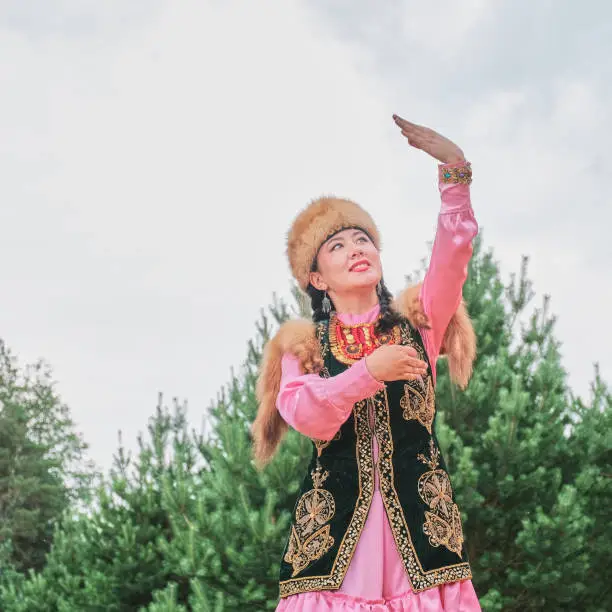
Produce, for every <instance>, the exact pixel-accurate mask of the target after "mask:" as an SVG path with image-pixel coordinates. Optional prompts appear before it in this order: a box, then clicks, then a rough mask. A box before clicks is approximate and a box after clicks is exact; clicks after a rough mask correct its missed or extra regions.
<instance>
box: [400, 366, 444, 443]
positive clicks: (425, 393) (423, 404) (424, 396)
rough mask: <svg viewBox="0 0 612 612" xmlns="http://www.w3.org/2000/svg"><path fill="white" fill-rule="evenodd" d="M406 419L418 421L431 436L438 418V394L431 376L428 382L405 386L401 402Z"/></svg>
mask: <svg viewBox="0 0 612 612" xmlns="http://www.w3.org/2000/svg"><path fill="white" fill-rule="evenodd" d="M400 408H402V411H403V413H402V414H403V415H404V418H405V419H406V420H407V421H411V420H417V421H418V422H419V423H420V424H421V425H423V427H425V429H427V431H428V432H429V435H431V427H432V425H433V421H434V417H435V416H436V392H435V391H434V387H433V382H432V380H431V376H428V377H427V382H426V383H425V382H422V381H413V382H412V383H411V384H405V385H404V396H403V397H402V399H401V400H400Z"/></svg>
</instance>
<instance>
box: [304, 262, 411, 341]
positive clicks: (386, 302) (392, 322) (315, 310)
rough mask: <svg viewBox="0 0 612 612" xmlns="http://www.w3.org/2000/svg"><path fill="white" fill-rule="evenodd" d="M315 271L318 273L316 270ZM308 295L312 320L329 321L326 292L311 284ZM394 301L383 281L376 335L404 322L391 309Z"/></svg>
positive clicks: (317, 321)
mask: <svg viewBox="0 0 612 612" xmlns="http://www.w3.org/2000/svg"><path fill="white" fill-rule="evenodd" d="M313 271H316V268H315V270H313ZM306 293H307V294H308V295H309V297H310V304H311V306H312V320H313V321H314V322H315V323H319V322H320V321H325V320H327V319H329V314H326V313H325V312H323V297H324V296H325V291H321V290H320V289H317V288H315V287H313V286H312V285H311V284H309V285H308V287H306ZM392 300H393V295H392V294H391V292H390V291H389V289H388V288H387V285H385V281H384V280H381V281H380V291H378V301H379V304H380V318H379V319H378V323H377V324H376V333H388V332H390V331H391V330H392V329H393V328H394V327H395V326H396V325H397V324H398V323H400V322H401V320H402V317H401V315H400V314H399V313H398V312H396V311H395V310H393V308H392V307H391V301H392ZM332 309H333V307H332Z"/></svg>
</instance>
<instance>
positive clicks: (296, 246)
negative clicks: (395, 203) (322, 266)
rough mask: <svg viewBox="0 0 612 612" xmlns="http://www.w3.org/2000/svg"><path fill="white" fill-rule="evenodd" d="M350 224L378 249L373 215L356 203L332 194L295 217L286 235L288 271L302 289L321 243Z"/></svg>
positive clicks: (378, 240) (378, 244)
mask: <svg viewBox="0 0 612 612" xmlns="http://www.w3.org/2000/svg"><path fill="white" fill-rule="evenodd" d="M350 227H358V228H359V229H362V230H363V231H365V232H366V233H367V234H368V235H369V236H370V238H371V239H372V241H373V242H374V245H375V246H376V248H377V249H379V250H380V235H379V233H378V228H377V227H376V224H375V223H374V220H373V219H372V217H371V216H370V215H369V214H368V213H367V212H366V211H365V210H363V208H361V206H359V204H356V203H355V202H352V201H351V200H345V199H343V198H336V197H334V196H329V197H322V198H318V199H317V200H313V201H312V202H311V203H310V204H309V205H308V206H307V207H306V208H305V209H304V210H302V212H301V213H300V214H299V215H298V216H297V217H296V219H295V220H294V222H293V224H292V225H291V229H290V230H289V234H288V236H287V256H288V257H289V265H290V266H291V272H292V273H293V276H294V277H295V279H296V280H297V282H298V284H299V286H300V287H301V288H302V290H304V291H305V290H306V287H308V284H309V283H310V270H311V268H312V263H313V261H314V260H315V258H316V256H317V253H318V252H319V249H320V248H321V245H322V244H323V243H324V242H325V241H326V240H327V239H328V238H329V237H330V236H331V235H332V234H335V233H336V232H339V231H341V230H343V229H348V228H350Z"/></svg>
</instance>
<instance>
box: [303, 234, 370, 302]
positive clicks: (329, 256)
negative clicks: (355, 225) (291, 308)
mask: <svg viewBox="0 0 612 612" xmlns="http://www.w3.org/2000/svg"><path fill="white" fill-rule="evenodd" d="M381 278H382V266H381V264H380V255H379V252H378V249H377V248H376V247H375V246H374V243H373V242H372V241H371V240H370V238H369V237H368V235H367V234H366V233H365V232H363V231H362V230H358V229H345V230H342V231H341V232H338V233H337V234H335V235H334V236H332V237H331V238H330V239H329V240H327V242H324V243H323V245H322V246H321V248H320V249H319V253H318V255H317V271H316V272H311V273H310V282H311V284H312V285H313V286H314V287H316V288H317V289H320V290H322V291H327V292H330V291H331V292H332V293H336V294H345V293H350V292H351V290H355V289H358V290H361V289H365V288H367V287H376V285H377V284H378V281H380V279H381Z"/></svg>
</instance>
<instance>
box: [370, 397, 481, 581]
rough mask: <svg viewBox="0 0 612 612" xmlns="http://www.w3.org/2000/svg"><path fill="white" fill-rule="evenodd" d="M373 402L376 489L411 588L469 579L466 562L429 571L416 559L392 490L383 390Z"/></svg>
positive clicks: (391, 447) (390, 445) (390, 439)
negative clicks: (378, 487)
mask: <svg viewBox="0 0 612 612" xmlns="http://www.w3.org/2000/svg"><path fill="white" fill-rule="evenodd" d="M373 401H374V408H375V410H376V438H377V439H378V443H379V445H380V459H379V466H380V490H381V494H382V498H383V502H384V504H385V508H386V510H387V516H388V517H389V523H390V525H391V531H392V532H393V538H394V539H395V544H396V546H397V550H398V552H399V553H400V556H401V557H402V560H403V562H404V567H405V568H406V572H407V573H408V577H409V578H410V584H411V586H412V589H413V591H414V592H415V593H419V592H421V591H424V590H425V589H430V588H432V587H434V586H437V585H440V584H445V583H448V582H456V581H458V580H468V579H470V578H472V572H471V570H470V565H469V563H467V562H463V563H458V564H455V565H447V566H444V567H441V568H438V569H435V570H430V571H425V570H424V569H423V567H422V566H421V562H420V561H419V558H418V556H417V553H416V550H415V548H414V545H413V543H412V537H411V535H410V530H409V529H408V525H407V523H406V517H405V516H404V512H403V510H402V506H401V504H400V501H399V497H398V494H397V491H396V490H395V485H394V481H395V476H394V473H393V472H394V470H393V459H392V458H393V453H394V445H393V437H392V436H391V424H390V422H389V402H388V397H387V393H386V391H385V390H382V391H379V392H378V393H377V394H376V395H375V396H373ZM440 471H442V470H440ZM428 473H429V472H428ZM443 473H444V472H443ZM447 478H448V476H447Z"/></svg>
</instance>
